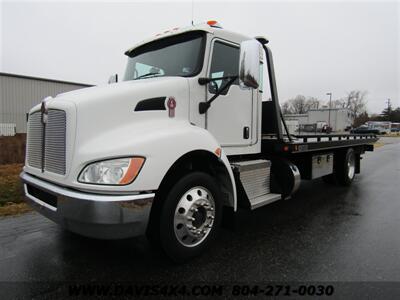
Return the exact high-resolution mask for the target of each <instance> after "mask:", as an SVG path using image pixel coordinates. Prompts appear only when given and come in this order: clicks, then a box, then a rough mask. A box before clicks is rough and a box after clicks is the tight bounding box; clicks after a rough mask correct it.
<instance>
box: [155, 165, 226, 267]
mask: <svg viewBox="0 0 400 300" xmlns="http://www.w3.org/2000/svg"><path fill="white" fill-rule="evenodd" d="M196 187H200V188H204V189H206V190H207V192H209V193H210V194H211V197H212V199H213V201H214V209H213V217H214V219H213V223H212V225H211V224H210V226H211V227H210V229H209V231H208V234H207V235H204V240H202V241H201V242H200V243H199V244H198V245H192V246H190V247H189V246H185V245H184V244H183V242H184V241H183V240H182V238H181V240H179V239H178V237H177V233H176V229H175V228H177V227H178V226H175V224H174V220H175V215H176V211H177V209H178V208H177V205H178V204H179V203H182V202H180V201H182V199H184V198H183V196H184V195H185V194H187V192H189V191H192V190H194V188H196ZM196 201H197V200H196ZM196 201H195V202H196ZM178 211H179V210H178ZM159 217H160V221H159V235H158V236H159V240H160V246H161V248H162V250H163V251H164V252H165V254H166V255H167V256H168V257H169V258H171V259H172V260H173V261H174V262H176V263H183V262H186V261H188V260H190V259H191V258H193V257H196V256H198V255H200V254H201V253H202V252H203V251H204V250H205V249H206V248H208V247H209V246H210V244H211V243H212V242H213V241H214V239H215V237H216V235H217V232H218V228H219V225H220V223H221V217H222V204H221V192H220V190H219V187H218V185H217V184H216V181H215V179H214V178H213V177H211V176H210V175H208V174H206V173H203V172H193V173H189V174H187V175H184V176H183V177H182V178H181V179H179V180H178V181H177V182H176V184H175V185H173V186H172V188H171V189H170V191H169V192H168V193H167V195H166V196H165V197H164V199H163V205H162V210H161V212H160V216H159ZM205 218H206V219H207V212H206V215H205ZM192 224H194V221H193V223H192ZM178 225H181V224H178ZM184 226H185V225H184ZM184 229H185V230H186V229H187V227H184ZM189 237H190V238H192V237H191V236H189ZM193 239H194V238H193Z"/></svg>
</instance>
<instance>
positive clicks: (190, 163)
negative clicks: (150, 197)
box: [147, 150, 234, 232]
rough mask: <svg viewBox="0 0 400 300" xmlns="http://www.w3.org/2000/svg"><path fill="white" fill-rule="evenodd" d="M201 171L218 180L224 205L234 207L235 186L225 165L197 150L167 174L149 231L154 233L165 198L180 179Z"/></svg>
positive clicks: (187, 154)
mask: <svg viewBox="0 0 400 300" xmlns="http://www.w3.org/2000/svg"><path fill="white" fill-rule="evenodd" d="M192 171H201V172H204V173H207V174H209V175H211V176H212V177H214V178H215V179H216V180H217V183H218V185H219V186H220V187H221V194H222V205H223V206H227V207H234V196H233V195H234V193H233V186H232V182H231V180H230V176H229V173H228V171H227V169H226V166H225V164H224V163H223V162H222V161H221V160H220V159H219V158H218V157H217V156H216V155H215V154H214V153H212V152H209V151H205V150H195V151H191V152H188V153H186V154H185V155H183V156H181V157H180V158H179V159H178V160H177V161H176V162H175V163H174V164H173V165H172V166H171V167H170V168H169V170H168V172H167V173H166V174H165V176H164V178H163V180H162V181H161V184H160V186H159V187H158V190H157V192H156V196H155V198H154V201H153V205H152V208H151V211H150V220H149V225H148V228H147V231H148V232H149V231H153V229H155V226H156V225H157V223H158V222H157V221H158V219H159V216H160V212H161V209H162V206H163V198H164V197H165V195H166V194H167V193H168V191H169V190H170V189H171V188H172V186H173V185H174V183H175V182H176V181H177V179H178V178H181V177H182V176H184V175H186V174H188V173H190V172H192Z"/></svg>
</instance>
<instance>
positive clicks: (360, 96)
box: [344, 90, 367, 117]
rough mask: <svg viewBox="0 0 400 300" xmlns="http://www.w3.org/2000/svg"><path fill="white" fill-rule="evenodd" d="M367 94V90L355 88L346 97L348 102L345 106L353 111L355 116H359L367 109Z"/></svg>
mask: <svg viewBox="0 0 400 300" xmlns="http://www.w3.org/2000/svg"><path fill="white" fill-rule="evenodd" d="M366 95H367V92H366V91H359V90H353V91H351V92H349V93H348V94H347V96H346V98H345V99H344V100H345V103H346V106H345V107H346V108H348V109H349V110H350V111H351V112H352V113H353V115H354V117H358V116H359V115H360V114H361V113H363V112H365V111H366V105H367V102H366V101H365V96H366Z"/></svg>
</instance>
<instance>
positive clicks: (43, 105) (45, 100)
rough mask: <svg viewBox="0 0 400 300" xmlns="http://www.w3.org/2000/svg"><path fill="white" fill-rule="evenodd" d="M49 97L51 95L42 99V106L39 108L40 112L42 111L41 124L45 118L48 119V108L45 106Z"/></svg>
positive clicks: (45, 120) (44, 122)
mask: <svg viewBox="0 0 400 300" xmlns="http://www.w3.org/2000/svg"><path fill="white" fill-rule="evenodd" d="M50 99H51V97H47V98H44V99H43V100H42V106H41V108H40V112H41V113H42V123H43V124H46V123H47V119H48V115H49V109H48V108H47V102H48V100H50Z"/></svg>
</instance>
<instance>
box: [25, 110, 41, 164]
mask: <svg viewBox="0 0 400 300" xmlns="http://www.w3.org/2000/svg"><path fill="white" fill-rule="evenodd" d="M42 143H43V124H42V121H41V113H40V112H35V113H33V114H31V115H30V116H29V123H28V140H27V150H28V151H27V159H28V165H30V166H31V167H34V168H39V169H41V168H42V151H43V149H42Z"/></svg>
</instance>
